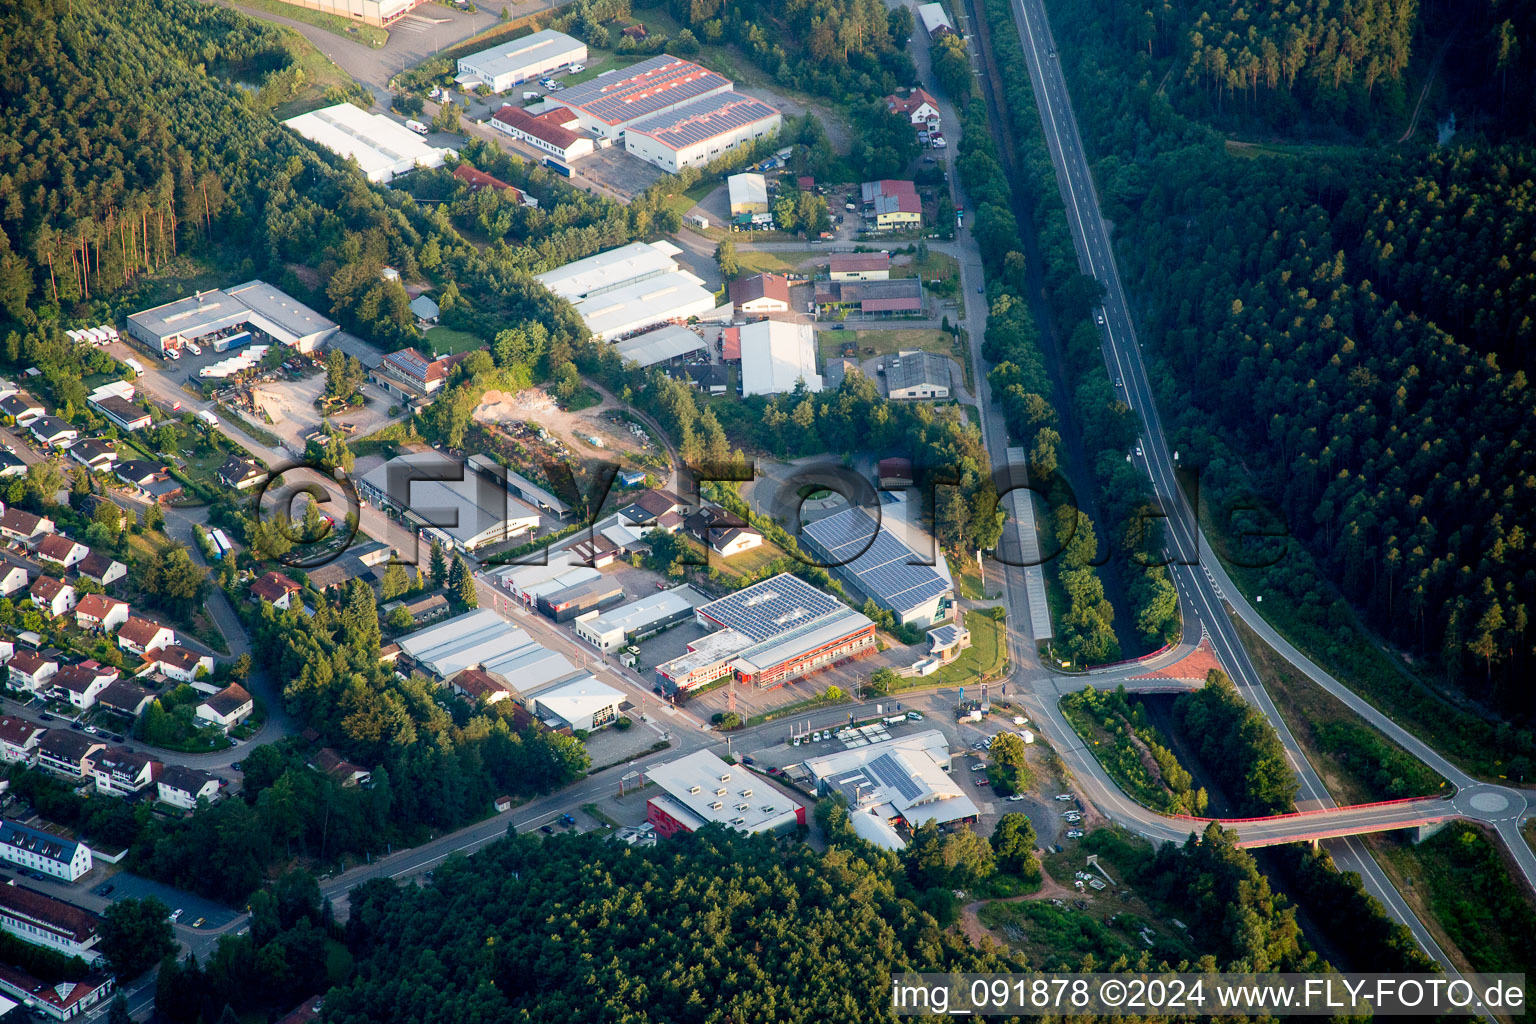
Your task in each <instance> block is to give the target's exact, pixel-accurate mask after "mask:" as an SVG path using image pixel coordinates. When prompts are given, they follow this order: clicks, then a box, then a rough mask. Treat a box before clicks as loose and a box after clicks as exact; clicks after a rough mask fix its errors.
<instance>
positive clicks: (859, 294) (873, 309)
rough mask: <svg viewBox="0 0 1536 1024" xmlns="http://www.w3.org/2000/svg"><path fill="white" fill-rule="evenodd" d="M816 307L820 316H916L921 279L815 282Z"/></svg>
mask: <svg viewBox="0 0 1536 1024" xmlns="http://www.w3.org/2000/svg"><path fill="white" fill-rule="evenodd" d="M816 308H817V310H818V311H819V312H820V313H821V314H822V315H826V314H829V313H832V314H835V313H838V312H845V313H848V314H855V315H858V316H861V317H888V316H917V315H919V314H921V313H922V311H923V280H922V278H920V277H898V278H893V279H890V280H886V279H884V278H880V279H869V280H861V281H853V280H844V281H821V282H817V285H816Z"/></svg>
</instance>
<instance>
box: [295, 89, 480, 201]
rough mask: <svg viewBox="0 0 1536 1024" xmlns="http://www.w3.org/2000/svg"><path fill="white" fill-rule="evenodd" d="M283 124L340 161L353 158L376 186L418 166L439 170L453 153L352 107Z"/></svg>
mask: <svg viewBox="0 0 1536 1024" xmlns="http://www.w3.org/2000/svg"><path fill="white" fill-rule="evenodd" d="M283 124H285V125H287V126H288V127H289V128H292V129H293V130H294V131H296V132H298V133H299V134H300V135H302V136H304V137H305V138H306V139H308V140H309V141H311V142H313V143H315V144H316V145H319V146H324V147H325V148H326V149H328V150H330V151H331V152H333V153H335V154H336V155H338V156H340V157H341V158H342V159H346V158H347V157H353V158H355V159H356V160H357V164H358V166H359V167H361V168H362V171H363V174H365V175H367V177H368V180H369V181H372V182H377V183H379V184H387V183H388V182H389V181H390V180H391V179H393V178H394V177H395V175H397V174H404V173H405V172H407V171H409V170H411V169H413V168H415V167H418V166H420V167H441V166H442V165H443V157H445V156H446V155H448V154H449V153H452V152H454V150H451V149H438V148H436V147H434V146H429V145H427V144H426V143H425V142H423V141H422V139H421V136H419V135H417V134H416V133H415V132H413V131H411V130H410V129H409V128H407V127H406V126H405V125H403V124H401V123H399V122H398V121H395V120H393V119H391V118H389V117H387V116H385V115H384V114H370V113H368V112H367V111H365V110H363V109H362V108H360V107H357V106H354V105H353V104H351V103H338V104H336V105H335V106H334V107H322V108H321V109H319V110H312V111H310V112H309V113H307V114H300V115H299V116H298V117H290V118H289V119H288V120H286V121H284V122H283Z"/></svg>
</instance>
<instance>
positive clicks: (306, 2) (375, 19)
mask: <svg viewBox="0 0 1536 1024" xmlns="http://www.w3.org/2000/svg"><path fill="white" fill-rule="evenodd" d="M281 2H282V3H285V4H292V5H293V6H294V7H307V8H309V9H310V10H312V11H321V12H324V13H325V14H334V15H335V16H336V17H338V18H345V19H347V20H348V21H356V22H360V23H362V24H364V25H377V26H379V27H380V28H387V27H388V26H390V25H393V24H394V23H395V22H397V21H399V20H400V19H401V18H403V17H405V15H406V14H407V13H408V12H409V11H412V10H414V9H415V8H417V7H420V6H421V5H422V4H424V3H427V0H281Z"/></svg>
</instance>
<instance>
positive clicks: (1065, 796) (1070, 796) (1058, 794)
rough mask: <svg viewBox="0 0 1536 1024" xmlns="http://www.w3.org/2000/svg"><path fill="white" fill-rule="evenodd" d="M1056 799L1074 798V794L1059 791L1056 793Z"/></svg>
mask: <svg viewBox="0 0 1536 1024" xmlns="http://www.w3.org/2000/svg"><path fill="white" fill-rule="evenodd" d="M1056 799H1057V800H1071V799H1072V794H1071V793H1057V794H1056Z"/></svg>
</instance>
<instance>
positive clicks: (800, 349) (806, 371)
mask: <svg viewBox="0 0 1536 1024" xmlns="http://www.w3.org/2000/svg"><path fill="white" fill-rule="evenodd" d="M802 380H803V381H805V386H806V388H808V389H809V390H811V391H820V390H821V374H819V373H817V372H816V328H815V326H814V325H812V324H801V323H791V322H790V321H787V320H759V321H756V322H754V323H750V324H746V325H744V326H743V327H742V328H741V393H742V394H743V395H779V394H784V393H785V392H789V391H793V390H795V385H796V384H798V383H799V382H800V381H802Z"/></svg>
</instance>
